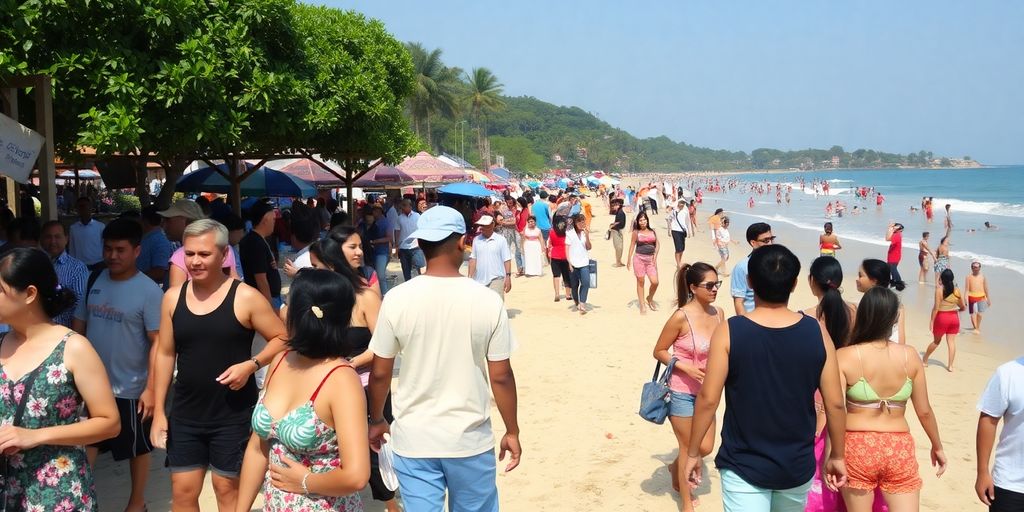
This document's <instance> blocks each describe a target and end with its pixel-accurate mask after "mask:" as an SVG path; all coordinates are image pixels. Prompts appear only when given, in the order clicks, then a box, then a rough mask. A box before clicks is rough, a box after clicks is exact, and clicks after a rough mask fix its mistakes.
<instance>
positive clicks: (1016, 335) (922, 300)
mask: <svg viewBox="0 0 1024 512" xmlns="http://www.w3.org/2000/svg"><path fill="white" fill-rule="evenodd" d="M718 179H719V180H720V182H723V183H724V182H725V181H728V180H738V181H739V182H741V183H740V186H738V187H736V188H733V189H730V190H727V191H725V192H723V193H707V194H706V195H705V200H704V205H702V207H701V208H700V209H701V212H702V215H701V216H702V217H706V216H707V215H709V214H710V213H711V210H712V209H713V208H716V207H721V208H724V209H725V210H726V213H727V214H728V215H730V216H732V217H733V219H734V220H733V224H732V227H731V232H732V237H733V239H735V240H740V241H741V243H742V240H743V232H744V230H745V229H746V226H747V225H748V224H749V223H751V222H756V221H759V220H760V221H765V222H768V223H769V224H771V225H772V226H773V228H774V230H775V232H776V234H780V232H781V233H784V236H783V237H781V238H780V240H779V241H780V242H781V243H786V244H787V245H789V244H793V245H794V246H795V245H797V243H796V242H797V240H799V242H800V243H799V246H800V247H801V248H800V251H799V253H798V254H799V255H800V257H801V260H803V261H805V263H804V265H805V268H806V267H807V266H809V265H810V260H811V259H813V257H814V256H816V255H817V240H818V236H817V235H818V234H820V233H822V232H823V229H822V227H823V224H824V223H825V222H832V224H833V226H834V230H835V233H836V235H837V236H838V237H839V240H840V242H841V243H842V244H843V245H844V250H843V251H840V259H841V260H842V262H843V267H844V269H845V270H846V273H847V276H846V277H847V280H848V281H849V282H847V283H846V285H847V286H846V287H845V288H846V289H847V290H852V289H853V283H852V279H853V278H855V277H856V273H855V270H854V269H855V268H856V265H857V263H858V261H859V260H860V259H862V258H864V257H873V258H878V259H883V260H884V259H885V257H886V248H887V247H888V245H889V242H887V241H886V240H885V233H886V228H887V226H888V225H889V223H890V222H899V223H901V224H903V225H904V227H905V229H904V232H903V246H904V251H903V261H902V263H901V264H900V272H901V274H902V276H903V279H904V280H905V281H906V282H907V283H908V289H907V290H906V291H905V292H903V293H901V296H902V297H903V300H904V302H905V303H906V304H907V307H912V308H914V309H915V310H919V311H921V312H922V313H923V314H924V315H927V314H928V313H927V312H928V311H929V310H930V308H931V306H932V302H933V294H934V281H933V280H934V279H935V276H934V273H933V272H929V274H928V279H927V283H926V285H923V286H922V285H918V284H917V277H918V263H917V247H918V245H917V244H918V241H919V240H920V238H921V233H922V232H924V231H929V232H930V233H931V238H930V240H929V245H930V247H931V248H932V251H934V250H935V248H936V247H938V245H939V241H940V240H941V238H942V237H943V236H944V234H945V227H944V218H945V205H946V204H949V205H950V214H951V218H952V222H953V229H952V231H951V233H950V237H951V238H950V256H951V268H952V269H953V271H954V274H955V276H956V283H957V285H958V286H961V287H962V286H963V282H964V278H965V277H966V274H967V272H969V269H970V262H971V261H973V260H978V261H980V262H981V263H982V267H983V271H984V272H985V274H986V276H987V277H988V279H989V288H990V291H991V293H992V295H993V308H992V310H991V311H990V314H988V315H986V320H985V322H986V323H985V325H986V326H987V328H986V329H984V330H985V334H986V335H985V339H986V340H988V341H992V342H995V343H997V344H998V345H1001V346H1002V347H1003V348H1008V349H1010V352H1009V353H1011V354H1012V353H1015V352H1018V351H1020V350H1022V349H1024V336H1021V334H1020V333H1021V332H1022V329H1024V315H1021V313H1020V309H1019V308H1020V306H1019V304H1021V303H1024V166H1008V167H988V168H979V169H864V170H857V169H843V170H824V171H805V172H782V173H778V172H773V173H750V174H739V175H732V176H721V177H719V178H718ZM801 180H803V183H804V187H803V189H801ZM822 180H826V181H828V183H829V185H830V192H829V195H828V196H826V195H824V194H823V193H822V192H821V191H820V190H819V192H818V193H817V194H816V193H815V190H814V187H813V183H814V182H815V181H818V182H821V181H822ZM752 183H765V184H771V186H772V189H771V192H769V193H765V194H764V195H758V194H756V193H752V192H750V191H749V188H750V187H749V185H750V184H752ZM776 183H781V184H783V188H782V203H781V204H777V203H776V196H775V184H776ZM788 186H792V192H791V195H790V201H789V203H787V202H786V200H785V197H786V190H787V187H788ZM859 187H869V188H873V189H874V191H876V192H881V193H882V195H883V197H884V198H885V201H884V203H883V204H882V206H881V207H878V206H876V204H875V196H874V194H869V195H868V197H867V198H865V199H859V198H857V196H856V194H855V190H856V189H857V188H859ZM750 197H753V198H754V202H755V204H754V207H753V208H750V207H748V201H749V199H750ZM922 197H934V200H933V203H932V204H933V209H934V221H933V222H931V223H929V222H927V221H926V219H925V215H924V212H923V211H921V210H920V207H921V199H922ZM837 200H838V201H841V202H842V203H843V204H845V206H846V208H845V211H844V212H843V214H842V216H839V215H837V214H836V213H835V211H833V213H832V215H831V216H827V215H826V209H825V207H826V205H827V204H828V203H829V202H834V201H837ZM854 206H857V210H858V212H859V213H857V214H854V213H853V207H854ZM911 207H914V208H917V210H916V211H911ZM986 221H987V222H989V223H991V224H992V225H995V226H996V228H997V229H986V228H985V227H984V223H985V222H986ZM737 252H739V253H745V251H744V250H742V249H740V250H738V251H737ZM805 258H806V259H805ZM930 262H931V260H929V267H931V264H930ZM850 299H851V300H855V299H856V297H855V296H851V297H850ZM925 318H927V316H926V317H925ZM961 325H962V328H963V329H965V330H966V329H969V328H970V327H971V324H970V319H969V318H968V317H967V314H966V313H964V314H962V315H961ZM920 327H922V328H923V329H921V330H920V333H919V335H918V336H916V337H917V338H924V339H916V340H911V342H912V343H913V344H915V345H918V346H921V345H922V344H923V343H927V341H930V339H927V338H928V336H929V334H928V333H927V330H926V329H927V327H926V326H920ZM943 357H944V356H943Z"/></svg>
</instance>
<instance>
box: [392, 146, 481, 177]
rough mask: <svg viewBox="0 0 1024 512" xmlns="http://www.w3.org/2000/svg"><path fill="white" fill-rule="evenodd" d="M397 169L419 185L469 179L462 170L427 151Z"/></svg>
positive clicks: (401, 164) (407, 159) (421, 152)
mask: <svg viewBox="0 0 1024 512" xmlns="http://www.w3.org/2000/svg"><path fill="white" fill-rule="evenodd" d="M397 167H398V168H399V169H401V170H402V171H403V172H405V173H406V174H408V175H409V176H412V177H413V179H414V180H415V181H416V182H418V183H454V182H459V181H465V180H466V179H467V177H468V175H467V174H466V172H465V171H463V170H462V169H459V168H458V167H455V166H453V165H450V164H448V163H445V162H444V161H442V160H440V159H438V158H437V157H435V156H433V155H431V154H430V153H427V152H426V151H420V152H419V153H416V156H411V157H409V158H406V159H405V160H403V161H402V163H400V164H398V165H397Z"/></svg>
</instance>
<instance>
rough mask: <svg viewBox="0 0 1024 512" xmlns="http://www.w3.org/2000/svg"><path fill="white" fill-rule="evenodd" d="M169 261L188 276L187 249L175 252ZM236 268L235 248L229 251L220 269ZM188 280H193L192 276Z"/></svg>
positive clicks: (181, 248) (182, 248)
mask: <svg viewBox="0 0 1024 512" xmlns="http://www.w3.org/2000/svg"><path fill="white" fill-rule="evenodd" d="M168 261H170V262H171V265H174V266H175V267H178V268H180V269H182V270H184V271H185V273H186V274H188V265H186V264H185V248H184V247H179V248H178V250H176V251H174V253H173V254H171V258H170V260H168ZM234 266H235V248H234V247H232V248H231V250H229V251H228V254H227V256H225V257H224V263H221V264H220V267H221V268H231V267H234ZM188 278H189V279H192V275H191V274H189V276H188Z"/></svg>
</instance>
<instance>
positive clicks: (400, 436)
mask: <svg viewBox="0 0 1024 512" xmlns="http://www.w3.org/2000/svg"><path fill="white" fill-rule="evenodd" d="M424 297H445V300H423V299H424ZM514 348H515V340H514V337H513V335H512V330H511V328H510V327H509V322H508V313H507V311H506V310H505V306H504V305H503V302H502V300H501V297H500V296H499V295H498V294H496V293H494V292H492V291H491V290H488V289H487V288H484V287H483V286H480V284H479V283H477V282H476V281H473V280H472V279H469V278H468V277H435V276H429V275H423V276H420V277H417V278H416V279H413V280H412V281H408V282H406V283H403V284H402V286H398V287H395V288H392V289H390V290H388V293H387V295H385V296H384V302H383V303H382V304H381V307H380V314H379V316H378V319H377V328H376V330H375V331H374V333H373V339H372V340H371V341H370V350H372V351H373V353H374V354H375V355H377V356H379V357H384V358H395V357H397V356H398V355H399V354H401V356H402V367H401V370H400V373H401V374H400V378H399V380H398V385H397V386H396V387H395V390H394V394H393V396H392V405H393V411H394V416H395V421H394V423H392V424H391V435H392V441H391V442H392V443H393V445H392V446H393V448H394V450H395V453H397V454H398V455H400V456H402V457H417V458H455V457H471V456H474V455H479V454H481V453H483V452H486V451H490V450H493V449H494V434H493V433H492V431H491V393H490V389H489V381H488V377H487V362H488V361H503V360H506V359H508V358H509V357H510V356H511V354H512V351H513V350H514Z"/></svg>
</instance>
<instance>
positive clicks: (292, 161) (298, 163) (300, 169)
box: [246, 158, 345, 189]
mask: <svg viewBox="0 0 1024 512" xmlns="http://www.w3.org/2000/svg"><path fill="white" fill-rule="evenodd" d="M246 163H247V164H251V165H255V164H256V163H258V162H257V161H254V160H246ZM323 163H324V165H326V166H327V167H329V168H331V169H332V170H333V171H334V172H336V173H338V174H339V175H341V176H344V175H345V170H344V169H342V168H341V166H340V165H338V163H337V162H334V161H332V160H325V161H323ZM263 167H265V168H268V169H272V170H275V171H280V172H283V173H285V174H289V175H291V176H295V177H296V178H299V179H301V180H302V181H305V182H308V183H311V184H313V186H315V187H316V188H321V189H322V188H339V187H344V186H345V180H343V179H341V178H339V177H338V176H335V175H334V174H331V173H330V172H328V171H327V170H326V169H324V168H323V167H321V166H320V165H318V164H317V163H315V162H313V161H312V160H310V159H308V158H285V159H281V160H270V161H269V162H267V163H265V164H263Z"/></svg>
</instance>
